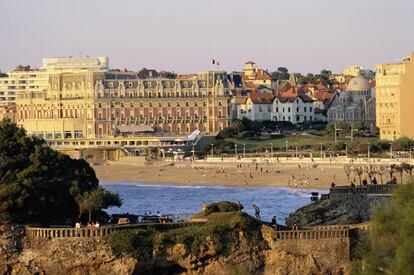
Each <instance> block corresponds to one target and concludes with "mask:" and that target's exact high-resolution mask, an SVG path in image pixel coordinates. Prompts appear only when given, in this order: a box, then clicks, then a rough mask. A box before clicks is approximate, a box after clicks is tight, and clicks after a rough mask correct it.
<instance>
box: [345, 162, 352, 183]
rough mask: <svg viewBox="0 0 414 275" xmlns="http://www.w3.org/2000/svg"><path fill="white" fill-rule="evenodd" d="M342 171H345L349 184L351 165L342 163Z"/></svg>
mask: <svg viewBox="0 0 414 275" xmlns="http://www.w3.org/2000/svg"><path fill="white" fill-rule="evenodd" d="M344 171H345V174H346V177H347V179H348V184H349V179H350V177H351V173H352V167H351V165H344Z"/></svg>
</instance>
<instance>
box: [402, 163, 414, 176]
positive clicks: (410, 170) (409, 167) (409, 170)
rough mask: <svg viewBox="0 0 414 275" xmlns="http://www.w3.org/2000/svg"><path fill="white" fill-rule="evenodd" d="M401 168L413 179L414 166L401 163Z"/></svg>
mask: <svg viewBox="0 0 414 275" xmlns="http://www.w3.org/2000/svg"><path fill="white" fill-rule="evenodd" d="M401 167H402V169H404V171H405V172H407V173H408V174H409V175H410V178H411V176H412V174H413V169H414V165H412V164H409V163H406V162H403V163H401Z"/></svg>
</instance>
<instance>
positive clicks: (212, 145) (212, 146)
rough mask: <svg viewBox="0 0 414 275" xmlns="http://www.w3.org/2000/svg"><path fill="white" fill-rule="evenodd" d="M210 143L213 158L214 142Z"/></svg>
mask: <svg viewBox="0 0 414 275" xmlns="http://www.w3.org/2000/svg"><path fill="white" fill-rule="evenodd" d="M210 145H211V159H213V157H214V144H213V143H211V144H210Z"/></svg>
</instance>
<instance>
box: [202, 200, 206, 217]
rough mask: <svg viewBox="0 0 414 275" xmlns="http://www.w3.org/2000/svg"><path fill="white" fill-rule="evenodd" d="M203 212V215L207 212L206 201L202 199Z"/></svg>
mask: <svg viewBox="0 0 414 275" xmlns="http://www.w3.org/2000/svg"><path fill="white" fill-rule="evenodd" d="M203 213H204V215H205V214H206V213H207V203H206V202H205V201H203Z"/></svg>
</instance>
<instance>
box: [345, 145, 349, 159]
mask: <svg viewBox="0 0 414 275" xmlns="http://www.w3.org/2000/svg"><path fill="white" fill-rule="evenodd" d="M345 156H346V158H348V145H345Z"/></svg>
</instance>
